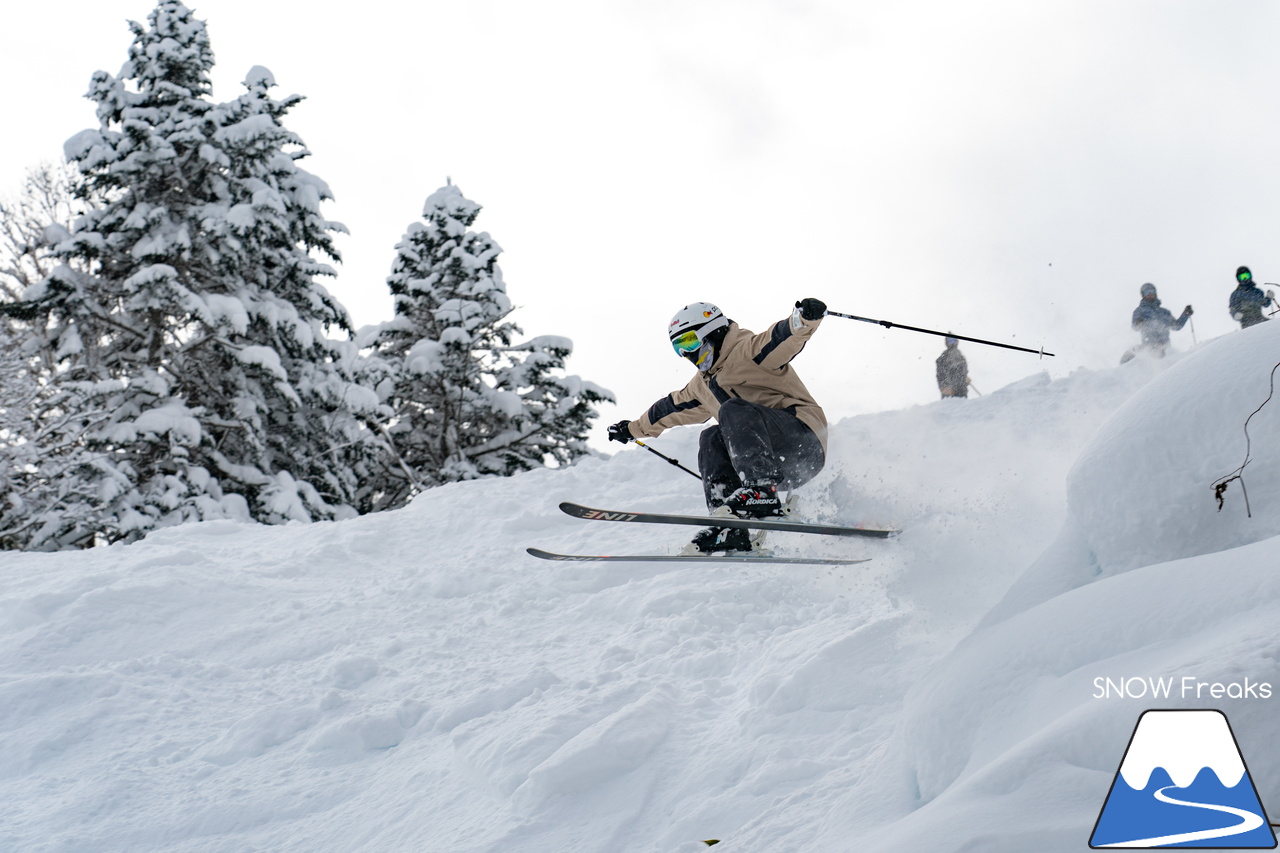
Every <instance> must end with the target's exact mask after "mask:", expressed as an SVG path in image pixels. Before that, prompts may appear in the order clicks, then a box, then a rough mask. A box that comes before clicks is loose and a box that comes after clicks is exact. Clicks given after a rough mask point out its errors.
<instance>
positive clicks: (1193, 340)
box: [1187, 317, 1196, 349]
mask: <svg viewBox="0 0 1280 853" xmlns="http://www.w3.org/2000/svg"><path fill="white" fill-rule="evenodd" d="M1187 322H1188V323H1190V324H1191V348H1192V349H1195V348H1196V321H1195V320H1192V319H1191V318H1190V317H1188V318H1187Z"/></svg>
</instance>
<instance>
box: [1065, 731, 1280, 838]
mask: <svg viewBox="0 0 1280 853" xmlns="http://www.w3.org/2000/svg"><path fill="white" fill-rule="evenodd" d="M1089 846H1090V847H1092V848H1112V847H1127V848H1130V849H1134V848H1137V849H1151V848H1155V847H1195V848H1208V847H1229V848H1233V849H1237V850H1238V849H1241V848H1248V849H1258V848H1266V849H1271V848H1274V847H1275V846H1276V837H1275V834H1274V833H1273V832H1272V831H1271V824H1270V822H1269V821H1268V820H1267V813H1266V811H1264V810H1263V808H1262V803H1261V801H1259V799H1258V792H1257V790H1255V789H1254V787H1253V779H1252V778H1251V777H1250V776H1249V770H1248V768H1247V767H1245V763H1244V756H1242V755H1241V754H1240V747H1239V745H1238V744H1237V743H1236V738H1235V735H1234V734H1232V732H1231V725H1230V724H1229V723H1228V722H1227V717H1226V715H1225V714H1223V713H1222V712H1221V711H1146V712H1144V713H1143V715H1142V716H1141V717H1139V718H1138V725H1137V726H1136V727H1135V728H1134V730H1133V736H1132V737H1131V738H1130V739H1129V746H1128V748H1127V749H1126V750H1125V753H1124V758H1123V760H1121V762H1120V769H1119V770H1118V771H1116V778H1115V780H1114V781H1113V782H1112V783H1111V791H1110V792H1109V793H1108V794H1107V800H1106V802H1105V803H1104V804H1103V806H1102V812H1101V813H1100V814H1099V815H1098V822H1097V824H1096V825H1095V826H1094V828H1093V836H1092V837H1091V838H1090V839H1089Z"/></svg>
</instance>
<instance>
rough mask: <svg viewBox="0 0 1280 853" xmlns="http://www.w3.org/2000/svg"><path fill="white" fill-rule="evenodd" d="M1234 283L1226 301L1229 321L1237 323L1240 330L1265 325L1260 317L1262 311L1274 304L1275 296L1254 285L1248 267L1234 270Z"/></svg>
mask: <svg viewBox="0 0 1280 853" xmlns="http://www.w3.org/2000/svg"><path fill="white" fill-rule="evenodd" d="M1236 282H1237V284H1236V289H1235V290H1233V291H1231V298H1230V299H1229V300H1227V310H1228V311H1230V312H1231V319H1233V320H1235V321H1236V322H1237V323H1239V324H1240V328H1242V329H1247V328H1249V327H1250V326H1256V325H1257V324H1258V323H1265V322H1266V321H1267V318H1266V317H1263V316H1262V309H1263V308H1266V307H1267V306H1268V305H1271V304H1273V303H1274V302H1275V295H1274V294H1272V293H1271V291H1269V290H1268V291H1267V292H1266V293H1263V292H1262V288H1260V287H1258V285H1257V284H1255V283H1254V281H1253V273H1252V272H1250V270H1249V268H1248V267H1240V268H1239V269H1237V270H1236Z"/></svg>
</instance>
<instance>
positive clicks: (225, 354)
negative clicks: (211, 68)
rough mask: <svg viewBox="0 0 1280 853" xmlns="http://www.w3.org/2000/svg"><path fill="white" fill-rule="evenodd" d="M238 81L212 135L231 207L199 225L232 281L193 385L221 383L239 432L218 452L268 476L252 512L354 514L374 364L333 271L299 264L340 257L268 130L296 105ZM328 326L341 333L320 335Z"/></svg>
mask: <svg viewBox="0 0 1280 853" xmlns="http://www.w3.org/2000/svg"><path fill="white" fill-rule="evenodd" d="M244 85H245V87H246V89H247V91H246V92H245V94H244V95H242V96H241V97H240V98H239V99H237V100H236V101H234V102H232V103H230V104H226V105H225V106H224V107H223V108H222V110H221V111H222V117H221V118H220V125H221V128H220V130H219V131H218V133H217V139H218V142H219V144H220V149H221V151H222V153H223V155H224V156H226V157H227V158H228V160H227V182H228V190H229V199H228V200H229V203H230V207H229V208H228V209H227V210H226V211H225V215H223V216H222V217H220V219H219V221H217V222H209V223H206V225H207V227H209V228H210V229H211V230H212V231H213V232H214V233H216V234H218V235H219V237H220V238H221V243H220V245H219V251H220V252H221V254H220V256H219V258H218V260H217V263H218V266H219V267H220V268H221V269H223V270H224V278H225V279H226V280H228V281H233V282H234V286H233V287H232V288H230V289H229V290H228V295H229V296H231V297H233V299H234V304H235V308H236V311H235V313H234V315H227V314H224V313H221V312H212V314H211V316H210V317H209V318H208V319H207V321H206V325H208V326H211V327H212V329H213V331H215V332H217V339H216V342H217V344H218V345H217V346H213V347H210V348H209V350H208V353H207V354H206V355H204V356H202V360H203V361H204V362H205V363H204V364H203V365H202V369H201V373H202V374H203V375H204V380H203V381H202V383H201V385H202V387H204V388H209V387H213V386H215V385H217V386H218V387H220V389H221V391H220V395H221V399H220V401H219V403H220V405H221V406H222V407H224V408H225V409H227V411H234V412H235V413H237V417H238V418H239V419H240V420H241V422H242V423H243V424H244V425H245V428H240V429H236V430H225V429H224V430H221V431H219V433H218V442H219V452H220V454H221V455H222V456H223V457H226V458H227V459H228V460H229V461H230V462H231V464H232V465H234V466H246V465H248V466H252V467H253V468H254V469H256V470H257V471H258V472H260V473H261V474H263V475H267V476H268V478H269V482H267V483H266V484H265V485H264V487H262V488H259V489H257V490H256V494H255V501H256V505H257V511H256V512H255V516H256V517H258V518H260V519H261V520H264V521H280V520H286V519H289V518H303V517H312V518H317V517H332V516H333V515H334V514H335V513H336V514H347V513H349V512H350V511H351V510H352V509H353V508H355V509H360V508H365V501H364V498H363V497H362V495H363V494H364V492H365V491H366V490H367V488H368V480H369V478H370V477H372V476H373V475H374V472H375V470H376V468H377V466H378V464H379V462H378V460H379V459H380V457H381V456H382V455H383V454H382V452H381V447H382V445H383V442H382V439H381V438H380V437H379V436H378V435H377V434H376V433H373V432H371V431H370V430H369V429H368V428H367V427H366V426H365V424H366V421H368V422H376V421H378V420H380V419H385V417H386V414H387V412H386V411H384V410H383V409H382V408H381V407H380V405H379V402H378V396H377V393H376V392H375V391H374V390H373V386H374V385H375V384H376V383H377V381H378V378H379V373H378V365H377V364H376V363H370V362H368V361H367V360H366V359H364V358H363V357H362V356H361V354H360V352H359V348H358V347H357V346H356V344H355V343H354V342H353V341H352V340H351V339H350V334H351V332H352V326H351V320H350V318H349V317H348V315H347V312H346V309H345V308H343V307H342V305H341V304H339V303H338V301H337V300H336V299H334V298H333V296H332V295H330V294H329V292H328V291H327V290H326V289H325V288H324V286H323V285H321V284H320V282H319V281H318V278H319V277H322V276H332V275H333V274H334V270H333V268H332V267H331V266H329V265H328V264H326V263H323V262H321V261H317V260H315V259H314V258H313V257H312V253H313V252H318V253H321V254H323V255H324V256H327V257H328V258H330V259H332V260H335V261H336V260H339V254H338V250H337V249H336V248H335V246H334V245H333V234H334V232H345V230H346V229H345V228H344V227H343V226H342V225H340V224H339V223H336V222H330V221H328V220H326V219H325V218H324V217H323V216H321V213H320V203H321V202H322V201H325V200H328V199H332V198H333V194H332V192H331V191H330V189H329V187H328V185H327V184H326V183H325V182H324V181H322V180H320V179H319V178H318V177H316V176H315V175H312V174H310V173H309V172H307V171H305V170H303V169H302V168H300V167H299V166H298V165H297V161H298V160H300V159H302V158H303V157H306V156H307V155H308V154H309V153H310V152H308V151H307V149H306V148H305V146H304V145H303V142H302V140H301V139H300V138H299V137H298V136H297V135H296V134H294V133H293V132H291V131H289V130H287V129H286V128H285V127H284V126H283V125H282V124H281V120H282V119H283V118H284V116H285V115H286V113H287V112H288V111H289V110H290V109H291V108H292V107H294V106H295V105H296V104H297V103H299V102H300V101H301V100H302V98H301V97H300V96H298V95H291V96H288V97H286V98H283V99H281V100H274V99H273V98H272V97H271V94H270V89H271V88H272V87H273V86H275V80H274V78H273V77H272V75H271V72H270V71H268V70H267V69H265V68H262V67H255V68H253V69H252V70H251V71H250V72H249V74H248V76H247V77H246V78H245V81H244ZM329 329H337V330H341V331H343V332H345V333H347V337H346V338H345V339H343V340H333V339H330V338H329V337H328V335H327V331H328V330H329ZM270 472H279V474H278V475H273V474H271V473H270ZM254 478H255V479H256V478H257V475H254ZM246 485H248V484H246Z"/></svg>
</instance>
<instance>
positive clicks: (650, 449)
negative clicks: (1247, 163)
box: [634, 438, 702, 480]
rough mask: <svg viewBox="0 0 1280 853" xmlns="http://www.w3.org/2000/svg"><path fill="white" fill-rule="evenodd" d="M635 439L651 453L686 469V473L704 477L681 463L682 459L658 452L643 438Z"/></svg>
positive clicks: (681, 468) (683, 469) (699, 477)
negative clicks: (642, 439)
mask: <svg viewBox="0 0 1280 853" xmlns="http://www.w3.org/2000/svg"><path fill="white" fill-rule="evenodd" d="M634 441H635V443H636V444H638V445H640V446H641V447H643V448H644V449H645V450H647V451H649V452H650V453H652V454H654V455H656V456H661V457H662V458H663V459H665V460H667V461H668V462H670V463H671V464H672V465H674V466H676V467H677V468H679V469H680V470H681V471H684V472H685V473H686V474H689V475H691V476H694V477H697V478H698V479H699V480H701V479H702V475H701V474H695V473H694V472H693V471H690V470H689V469H688V468H686V467H684V466H683V465H681V464H680V460H679V459H672V458H671V457H670V456H667V455H666V454H665V453H660V452H658V451H657V450H654V449H653V448H652V447H650V446H649V445H647V444H645V443H644V442H643V441H641V440H640V439H638V438H637V439H634Z"/></svg>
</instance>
